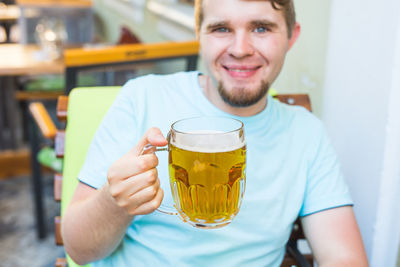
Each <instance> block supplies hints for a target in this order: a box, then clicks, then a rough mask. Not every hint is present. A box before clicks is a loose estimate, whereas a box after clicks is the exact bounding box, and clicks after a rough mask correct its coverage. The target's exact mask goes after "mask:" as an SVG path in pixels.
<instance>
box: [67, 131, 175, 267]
mask: <svg viewBox="0 0 400 267" xmlns="http://www.w3.org/2000/svg"><path fill="white" fill-rule="evenodd" d="M146 144H151V145H154V146H164V145H166V144H167V141H166V140H165V138H164V137H163V136H162V134H161V132H160V130H158V129H155V128H153V129H150V130H149V131H147V133H146V134H145V136H144V137H143V138H142V140H141V141H140V142H139V143H138V144H137V145H136V146H135V147H134V148H132V149H131V150H130V151H129V152H128V153H127V154H125V155H124V156H123V157H121V158H120V159H119V160H117V161H116V162H115V163H113V164H112V166H111V167H110V169H109V170H108V174H107V179H108V181H107V183H106V184H105V185H104V186H103V187H101V188H100V189H98V190H96V189H94V188H91V187H90V186H88V185H85V184H83V183H79V184H78V187H77V189H76V190H75V193H74V196H73V198H72V200H71V203H69V206H68V207H67V210H66V212H65V213H64V214H63V218H62V235H63V241H64V246H65V249H66V251H67V253H68V255H69V256H70V257H71V258H72V259H73V260H74V261H75V262H76V263H78V264H86V263H88V262H91V261H95V260H98V259H101V258H104V257H106V256H107V255H109V254H111V253H112V252H113V251H114V250H115V249H116V248H117V246H118V245H119V243H120V242H121V240H122V238H123V236H124V234H125V231H126V228H127V227H128V226H129V225H130V223H131V221H132V219H133V217H134V216H135V215H139V214H148V213H151V212H153V211H154V210H155V209H157V208H158V207H159V206H160V204H161V201H162V198H163V191H162V189H161V188H160V181H159V179H158V176H157V169H156V166H157V165H158V159H157V157H156V156H155V155H154V154H144V155H141V152H142V150H143V148H144V146H145V145H146ZM99 164H101V163H100V162H99Z"/></svg>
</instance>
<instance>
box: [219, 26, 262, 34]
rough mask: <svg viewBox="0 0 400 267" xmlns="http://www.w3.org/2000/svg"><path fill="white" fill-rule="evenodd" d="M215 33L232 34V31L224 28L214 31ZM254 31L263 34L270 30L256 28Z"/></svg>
mask: <svg viewBox="0 0 400 267" xmlns="http://www.w3.org/2000/svg"><path fill="white" fill-rule="evenodd" d="M214 31H215V32H221V33H226V32H230V30H229V29H228V28H224V27H221V28H216V29H214ZM253 31H254V32H257V33H263V32H267V31H268V29H267V28H266V27H256V28H254V30H253Z"/></svg>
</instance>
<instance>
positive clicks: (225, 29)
mask: <svg viewBox="0 0 400 267" xmlns="http://www.w3.org/2000/svg"><path fill="white" fill-rule="evenodd" d="M215 31H216V32H229V29H228V28H223V27H221V28H217V29H215Z"/></svg>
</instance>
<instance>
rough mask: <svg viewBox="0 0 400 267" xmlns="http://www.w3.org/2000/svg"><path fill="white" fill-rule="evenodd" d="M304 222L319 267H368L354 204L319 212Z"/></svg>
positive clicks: (309, 216)
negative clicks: (353, 207)
mask: <svg viewBox="0 0 400 267" xmlns="http://www.w3.org/2000/svg"><path fill="white" fill-rule="evenodd" d="M301 222H302V225H303V229H304V234H305V236H306V238H307V240H308V242H309V244H310V246H311V250H312V251H313V255H314V257H315V259H316V261H317V263H318V266H321V267H325V266H341V267H343V266H351V267H357V266H360V267H361V266H363V267H364V266H368V260H367V256H366V253H365V249H364V245H363V242H362V239H361V234H360V230H359V228H358V225H357V222H356V219H355V216H354V213H353V209H352V207H350V206H344V207H339V208H333V209H329V210H325V211H321V212H317V213H314V214H311V215H308V216H305V217H303V218H302V219H301Z"/></svg>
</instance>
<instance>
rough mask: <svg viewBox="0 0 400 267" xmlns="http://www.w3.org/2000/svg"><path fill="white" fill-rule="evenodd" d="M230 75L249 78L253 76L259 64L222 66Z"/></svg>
mask: <svg viewBox="0 0 400 267" xmlns="http://www.w3.org/2000/svg"><path fill="white" fill-rule="evenodd" d="M223 68H224V69H225V70H226V71H227V72H228V74H229V75H230V76H231V77H234V78H250V77H251V76H253V75H254V74H255V73H256V72H257V70H258V69H259V68H261V67H260V66H223Z"/></svg>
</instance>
